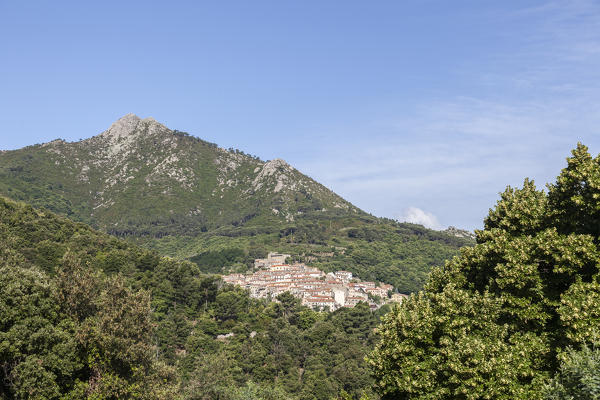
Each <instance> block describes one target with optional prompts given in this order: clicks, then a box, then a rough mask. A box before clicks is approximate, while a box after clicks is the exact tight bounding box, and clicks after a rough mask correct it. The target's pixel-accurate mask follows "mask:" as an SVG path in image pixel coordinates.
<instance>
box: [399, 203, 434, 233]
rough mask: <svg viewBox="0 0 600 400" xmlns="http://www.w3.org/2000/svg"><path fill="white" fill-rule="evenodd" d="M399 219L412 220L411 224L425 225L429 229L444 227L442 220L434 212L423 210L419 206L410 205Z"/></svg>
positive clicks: (403, 220)
mask: <svg viewBox="0 0 600 400" xmlns="http://www.w3.org/2000/svg"><path fill="white" fill-rule="evenodd" d="M399 221H402V222H410V223H411V224H419V225H423V226H424V227H426V228H429V229H436V230H440V229H442V225H441V224H440V221H438V219H437V217H436V216H435V215H433V214H432V213H429V212H426V211H423V210H421V209H420V208H417V207H408V208H407V209H405V210H404V211H403V212H402V215H401V217H400V218H399Z"/></svg>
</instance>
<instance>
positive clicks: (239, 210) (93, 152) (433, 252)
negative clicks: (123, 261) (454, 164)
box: [0, 114, 472, 292]
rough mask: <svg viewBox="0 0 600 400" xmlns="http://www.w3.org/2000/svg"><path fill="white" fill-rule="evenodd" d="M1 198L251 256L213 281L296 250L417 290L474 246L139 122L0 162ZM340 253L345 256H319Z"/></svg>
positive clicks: (156, 245) (151, 237)
mask: <svg viewBox="0 0 600 400" xmlns="http://www.w3.org/2000/svg"><path fill="white" fill-rule="evenodd" d="M0 194H1V195H5V196H7V197H9V198H12V199H15V200H19V201H25V202H27V203H29V204H31V205H33V206H35V207H44V208H47V209H49V210H51V211H53V212H56V213H58V214H61V215H65V216H67V217H69V218H71V219H73V220H76V221H79V222H84V223H86V224H89V225H91V226H92V227H94V228H97V229H100V230H102V231H104V232H107V233H110V234H112V235H114V236H118V237H125V238H128V239H130V240H132V241H134V242H137V243H138V244H140V245H143V246H144V247H147V248H152V249H155V250H158V251H160V252H161V253H162V254H165V255H169V256H173V257H177V258H182V259H184V258H192V257H194V256H196V255H198V254H205V253H207V252H208V256H206V257H201V259H207V258H208V259H214V258H215V257H216V258H219V259H223V260H224V259H225V258H220V254H222V252H223V251H225V252H228V251H229V250H236V249H237V250H241V251H243V253H244V254H246V258H244V259H242V260H238V264H235V263H234V264H235V265H227V264H225V261H223V264H222V265H220V267H219V268H225V269H222V270H219V269H218V268H217V269H216V270H215V268H213V267H211V268H212V269H211V272H223V273H226V272H229V271H231V268H233V269H234V270H239V271H243V270H244V268H247V267H249V266H251V260H252V257H256V258H259V257H262V256H264V255H266V252H268V251H286V252H288V253H289V254H293V255H294V256H295V257H297V258H299V259H301V258H302V257H304V258H305V259H310V260H313V263H317V264H318V265H317V266H318V267H319V268H321V269H323V270H325V271H330V270H336V269H348V270H351V271H352V272H353V273H355V275H356V276H358V277H360V278H361V279H364V280H373V281H374V280H377V281H382V282H387V283H391V284H393V285H394V286H396V287H399V288H401V290H403V291H405V292H409V291H414V290H418V289H419V288H420V287H421V286H422V284H423V283H424V281H425V279H426V276H427V272H428V271H429V269H430V268H431V266H433V265H439V264H440V263H442V262H443V261H444V260H445V259H447V258H449V257H451V256H453V255H454V254H456V252H457V249H458V247H460V246H461V245H465V244H470V243H472V240H471V239H468V238H457V237H455V236H452V235H448V234H446V233H443V232H437V231H430V230H427V229H426V228H423V227H419V226H416V225H412V224H405V223H398V222H396V221H392V220H388V219H384V218H377V217H374V216H372V215H369V214H367V213H365V212H364V211H362V210H360V209H359V208H357V207H356V206H354V205H353V204H351V203H350V202H348V201H347V200H345V199H343V198H341V197H340V196H338V195H337V194H335V193H334V192H333V191H331V190H330V189H328V188H326V187H325V186H323V185H321V184H320V183H318V182H316V181H315V180H313V179H311V178H310V177H308V176H306V175H304V174H302V173H301V172H300V171H298V170H297V169H295V168H294V167H293V166H291V165H289V164H288V163H287V162H285V161H284V160H282V159H274V160H269V161H262V160H260V159H259V158H258V157H254V156H251V155H248V154H245V153H244V152H243V151H240V150H236V149H228V150H226V149H223V148H220V147H218V146H217V145H216V144H214V143H210V142H207V141H204V140H202V139H199V138H196V137H193V136H190V135H189V134H188V133H186V132H181V131H177V130H171V129H169V128H167V127H166V126H164V125H162V124H160V123H159V122H157V121H156V120H155V119H154V118H144V119H142V118H140V117H138V116H136V115H134V114H127V115H125V116H123V117H122V118H120V119H119V120H117V121H115V122H114V123H113V124H111V126H110V127H109V128H108V129H107V130H105V131H103V132H101V133H100V134H98V135H95V136H92V137H90V138H87V139H84V140H80V141H78V142H66V141H64V140H62V139H57V140H53V141H51V142H48V143H44V144H39V145H34V146H28V147H25V148H22V149H18V150H10V151H6V152H3V153H0ZM338 247H339V248H345V249H347V250H344V251H343V252H342V251H337V250H335V248H338ZM331 249H334V253H335V254H336V256H335V257H321V256H318V254H326V253H331V251H332V250H331ZM211 252H213V253H214V254H217V256H215V257H213V256H212V255H211V254H213V253H211ZM234 253H236V252H235V251H234ZM315 254H317V255H316V256H315ZM240 263H241V264H240Z"/></svg>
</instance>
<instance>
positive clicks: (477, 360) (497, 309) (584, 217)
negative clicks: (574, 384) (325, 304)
mask: <svg viewBox="0 0 600 400" xmlns="http://www.w3.org/2000/svg"><path fill="white" fill-rule="evenodd" d="M598 221H600V158H598V157H597V158H592V157H591V156H590V155H589V153H588V151H587V148H586V147H585V146H583V145H581V144H580V145H578V146H577V148H576V149H575V150H573V156H572V157H571V158H569V159H568V165H567V167H566V168H565V169H564V170H563V171H562V172H561V174H560V176H559V177H558V178H557V181H556V183H555V184H552V185H549V186H548V192H547V193H546V192H544V191H541V190H538V189H536V187H535V185H534V183H533V181H530V180H527V179H526V180H525V182H524V184H523V188H521V189H514V188H511V187H508V188H507V189H506V191H505V192H504V193H502V195H501V198H500V200H499V201H498V204H497V205H496V207H495V208H494V209H493V210H490V213H489V215H488V217H487V218H486V219H485V221H484V230H483V231H478V232H477V245H476V246H475V247H472V248H463V249H462V250H461V254H460V256H459V257H456V258H454V259H453V260H452V261H450V262H448V263H447V264H446V265H445V266H444V267H441V268H438V269H435V270H434V271H433V272H432V273H431V276H430V279H429V282H428V284H427V285H426V287H425V291H424V292H421V293H419V294H418V295H412V296H411V297H410V298H409V299H408V300H407V301H405V302H404V303H403V304H402V305H401V306H400V307H397V308H395V309H394V310H393V311H392V312H390V313H389V314H388V315H386V316H385V317H384V318H383V324H382V326H381V328H380V335H381V341H380V342H379V344H378V345H377V347H376V349H375V351H374V352H373V353H372V355H371V356H370V358H369V363H370V365H371V368H372V372H373V374H374V377H375V379H376V381H377V387H378V390H379V391H380V393H381V394H382V395H383V397H384V398H414V399H434V398H435V399H454V398H465V399H480V398H481V399H483V398H495V399H526V398H527V399H539V398H541V393H542V388H543V386H544V384H545V382H546V381H547V379H548V378H549V376H551V375H552V374H553V372H554V371H556V369H557V368H558V359H557V354H558V353H560V351H561V349H564V348H566V346H569V345H571V346H578V345H581V344H582V343H584V342H586V341H590V340H591V339H592V338H593V337H592V336H593V334H594V329H595V328H597V326H598V323H599V321H600V290H599V289H600V287H599V284H598V283H599V281H600V275H599V271H598V265H600V249H599V248H598V244H599V242H600V240H599V239H600V238H599V236H598V235H599V233H600V228H599V226H600V224H598V223H597V222H598Z"/></svg>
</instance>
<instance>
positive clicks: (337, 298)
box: [223, 253, 404, 311]
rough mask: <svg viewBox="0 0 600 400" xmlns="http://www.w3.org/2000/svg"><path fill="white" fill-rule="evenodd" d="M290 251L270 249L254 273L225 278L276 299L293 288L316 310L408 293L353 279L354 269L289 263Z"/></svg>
mask: <svg viewBox="0 0 600 400" xmlns="http://www.w3.org/2000/svg"><path fill="white" fill-rule="evenodd" d="M289 257H290V255H289V254H281V253H269V254H268V256H267V258H264V259H257V260H255V262H254V265H255V267H257V268H259V270H258V271H256V272H254V273H247V274H230V275H226V276H223V281H224V282H226V283H229V284H232V285H238V286H241V287H243V288H244V289H246V290H248V292H249V294H250V296H251V297H254V298H259V299H260V298H270V299H275V298H276V297H277V296H278V295H279V294H281V293H285V292H289V293H291V294H292V295H293V296H295V297H297V298H299V299H301V301H302V304H303V305H305V306H307V307H311V308H314V309H316V310H325V309H327V310H330V311H334V310H337V309H338V308H341V307H354V306H355V305H356V304H358V303H359V302H361V301H364V302H367V303H368V304H369V306H370V307H371V308H374V309H376V308H377V307H379V306H380V305H378V304H375V302H373V301H372V300H370V299H369V294H371V295H374V296H378V297H380V298H381V299H382V301H381V303H382V304H383V303H386V302H390V301H396V302H401V301H402V300H403V299H404V297H403V296H404V295H398V294H394V295H393V296H392V298H391V299H389V298H388V293H390V292H393V289H394V288H393V286H392V285H388V284H379V285H377V284H376V283H375V282H364V281H360V280H357V279H353V276H352V272H349V271H335V272H330V273H328V274H325V273H324V272H323V271H320V270H319V269H318V268H314V267H309V266H307V265H305V264H303V263H295V264H292V265H290V264H285V261H286V259H287V258H289Z"/></svg>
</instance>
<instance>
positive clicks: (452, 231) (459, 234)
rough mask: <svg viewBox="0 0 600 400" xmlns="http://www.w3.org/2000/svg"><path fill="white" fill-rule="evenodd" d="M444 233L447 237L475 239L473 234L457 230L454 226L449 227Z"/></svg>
mask: <svg viewBox="0 0 600 400" xmlns="http://www.w3.org/2000/svg"><path fill="white" fill-rule="evenodd" d="M444 232H446V233H447V234H448V235H452V236H456V237H459V238H466V239H475V234H474V233H473V232H469V231H467V230H465V229H458V228H456V227H454V226H449V227H448V229H446V230H445V231H444Z"/></svg>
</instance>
